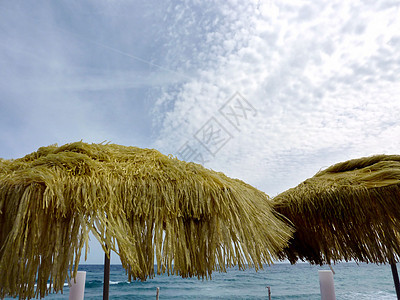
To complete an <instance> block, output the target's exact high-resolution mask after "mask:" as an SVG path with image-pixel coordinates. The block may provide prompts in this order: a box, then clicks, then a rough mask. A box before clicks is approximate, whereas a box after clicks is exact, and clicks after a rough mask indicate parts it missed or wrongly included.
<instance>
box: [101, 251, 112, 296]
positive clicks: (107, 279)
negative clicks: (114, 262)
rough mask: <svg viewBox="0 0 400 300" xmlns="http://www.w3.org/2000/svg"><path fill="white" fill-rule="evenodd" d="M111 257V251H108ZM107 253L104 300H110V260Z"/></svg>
mask: <svg viewBox="0 0 400 300" xmlns="http://www.w3.org/2000/svg"><path fill="white" fill-rule="evenodd" d="M108 255H109V256H111V251H110V250H108ZM109 256H107V253H105V254H104V283H103V300H108V298H109V294H110V258H109Z"/></svg>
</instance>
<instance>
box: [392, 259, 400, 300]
mask: <svg viewBox="0 0 400 300" xmlns="http://www.w3.org/2000/svg"><path fill="white" fill-rule="evenodd" d="M390 267H391V268H392V275H393V281H394V287H395V289H396V295H397V300H400V282H399V273H398V272H397V266H396V263H395V262H392V263H390Z"/></svg>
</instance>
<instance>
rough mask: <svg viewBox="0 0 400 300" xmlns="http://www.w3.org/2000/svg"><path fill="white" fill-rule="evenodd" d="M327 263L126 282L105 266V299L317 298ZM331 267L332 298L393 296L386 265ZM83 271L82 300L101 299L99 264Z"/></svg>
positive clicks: (120, 271) (118, 270)
mask: <svg viewBox="0 0 400 300" xmlns="http://www.w3.org/2000/svg"><path fill="white" fill-rule="evenodd" d="M321 269H324V270H329V267H327V266H323V267H320V266H311V265H310V264H308V263H299V264H296V265H290V264H286V263H279V264H274V265H272V266H266V267H265V268H264V270H260V271H258V272H255V271H254V270H253V269H247V270H245V271H239V270H238V269H236V268H232V269H229V270H228V272H227V273H218V272H215V273H214V274H213V277H212V279H211V280H204V281H203V280H198V279H197V278H189V279H182V278H180V277H178V276H167V275H161V276H156V277H155V278H153V279H149V280H147V281H145V282H140V281H135V282H128V281H127V276H126V275H125V271H124V269H123V268H122V266H121V265H111V273H110V299H155V298H156V289H157V287H160V297H159V299H160V300H167V299H268V292H267V291H268V290H267V288H266V287H267V286H270V288H271V299H273V300H278V299H296V300H297V299H304V300H306V299H307V300H313V299H315V300H316V299H320V292H319V279H318V270H321ZM333 269H334V271H335V273H336V274H335V276H334V281H335V292H336V297H337V299H348V300H350V299H351V300H353V299H354V300H362V299H396V293H395V290H394V285H393V279H392V273H391V270H390V266H389V265H379V266H378V265H374V264H356V263H340V264H336V265H334V266H333ZM79 270H81V271H86V272H87V273H86V285H85V299H87V300H92V299H93V300H94V299H102V292H103V266H102V265H80V266H79ZM68 295H69V291H68V286H66V287H65V289H64V293H63V294H60V293H58V294H51V295H49V296H47V297H45V298H44V299H68Z"/></svg>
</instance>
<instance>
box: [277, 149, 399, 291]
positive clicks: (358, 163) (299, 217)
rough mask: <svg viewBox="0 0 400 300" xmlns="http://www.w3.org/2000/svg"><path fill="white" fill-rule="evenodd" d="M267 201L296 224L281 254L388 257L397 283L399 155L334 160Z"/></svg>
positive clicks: (316, 259)
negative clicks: (308, 177) (292, 235)
mask: <svg viewBox="0 0 400 300" xmlns="http://www.w3.org/2000/svg"><path fill="white" fill-rule="evenodd" d="M272 201H273V202H274V208H275V209H276V210H277V211H278V212H280V213H281V214H283V215H284V216H286V217H287V218H288V219H289V220H290V221H291V222H292V223H293V224H294V226H295V229H296V232H295V234H294V238H293V239H292V240H291V241H290V246H289V247H288V248H286V249H285V250H284V251H283V252H281V253H280V256H281V258H288V259H289V261H290V262H291V263H295V262H296V261H297V260H298V259H301V260H307V261H309V262H311V263H313V264H323V263H330V262H337V261H340V260H345V261H349V260H355V261H360V262H367V263H368V262H371V263H378V264H381V263H382V264H385V263H390V264H391V266H392V271H393V275H394V280H395V282H396V281H397V284H398V279H397V280H396V277H397V270H396V265H395V262H396V261H398V260H399V257H400V155H376V156H371V157H365V158H359V159H353V160H349V161H346V162H342V163H338V164H335V165H333V166H331V167H329V168H327V169H325V170H323V171H320V172H318V173H317V174H316V175H315V176H314V177H312V178H310V179H307V180H306V181H304V182H303V183H301V184H299V185H298V186H297V187H295V188H292V189H289V190H287V191H285V192H283V193H281V194H279V195H278V196H276V197H275V198H273V200H272ZM397 278H398V277H397ZM397 284H396V292H397V294H398V295H399V289H398V288H399V287H398V285H397Z"/></svg>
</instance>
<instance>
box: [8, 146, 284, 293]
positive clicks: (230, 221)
mask: <svg viewBox="0 0 400 300" xmlns="http://www.w3.org/2000/svg"><path fill="white" fill-rule="evenodd" d="M90 232H91V233H93V234H94V236H95V237H96V238H97V239H98V240H99V242H100V243H101V245H102V247H103V249H104V250H105V252H106V253H108V250H109V249H111V250H113V251H115V252H116V253H118V254H119V256H120V259H121V262H122V265H123V267H124V268H125V269H126V271H127V275H128V278H129V280H136V279H140V280H145V279H146V278H149V277H150V278H151V277H153V276H154V274H155V273H157V274H159V273H165V272H166V273H168V275H169V274H176V275H180V276H183V277H192V276H197V277H198V278H209V277H211V273H212V271H213V270H219V271H226V267H227V266H228V267H229V266H233V265H237V266H238V267H239V268H240V269H244V268H245V267H246V264H249V266H252V267H255V268H256V269H259V268H262V264H264V263H271V262H272V260H273V259H275V258H277V255H276V253H277V252H278V251H279V250H282V249H283V247H285V246H286V245H287V241H288V239H289V238H290V236H291V229H290V227H289V226H288V225H286V224H285V222H283V221H281V218H278V217H276V214H275V213H274V212H273V210H272V208H271V204H270V201H269V197H268V196H267V195H266V194H265V193H263V192H261V191H259V190H257V189H255V188H253V187H251V186H250V185H248V184H246V183H244V182H242V181H240V180H237V179H231V178H229V177H227V176H225V175H224V174H222V173H219V172H215V171H211V170H208V169H205V168H204V167H202V166H201V165H198V164H194V163H186V162H183V161H180V160H178V159H176V158H174V157H171V156H165V155H163V154H161V153H160V152H158V151H156V150H150V149H140V148H136V147H125V146H120V145H114V144H86V143H83V142H77V143H72V144H67V145H64V146H61V147H58V146H57V145H52V146H49V147H42V148H39V150H38V151H37V152H34V153H32V154H29V155H27V156H25V157H23V158H19V159H15V160H4V159H3V160H0V245H1V248H0V297H4V296H6V295H11V296H19V297H20V298H30V297H44V296H46V295H47V294H48V293H49V292H50V291H54V292H58V291H62V289H63V285H64V282H65V280H66V279H67V278H72V277H75V275H76V272H77V270H78V264H79V259H80V257H81V253H82V249H83V248H85V252H86V254H87V251H88V240H89V233H90ZM155 264H156V265H157V268H156V270H154V265H155ZM48 281H49V283H50V285H49V286H48V285H47V283H48ZM35 283H36V284H37V287H35Z"/></svg>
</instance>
